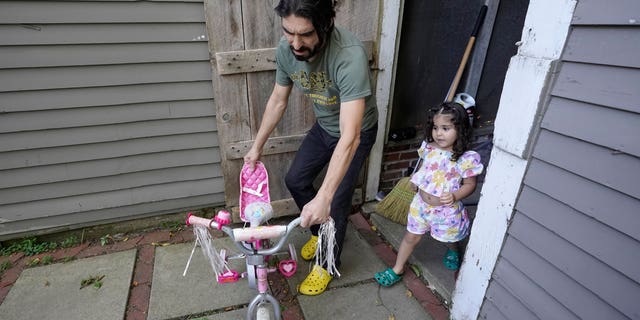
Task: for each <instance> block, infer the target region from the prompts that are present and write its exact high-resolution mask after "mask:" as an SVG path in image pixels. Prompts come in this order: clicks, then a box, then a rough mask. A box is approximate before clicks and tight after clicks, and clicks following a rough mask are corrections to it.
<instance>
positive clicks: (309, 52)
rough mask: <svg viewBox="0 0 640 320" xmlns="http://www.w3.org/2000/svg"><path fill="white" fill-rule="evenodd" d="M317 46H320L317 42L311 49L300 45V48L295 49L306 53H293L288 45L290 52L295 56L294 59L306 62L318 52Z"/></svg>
mask: <svg viewBox="0 0 640 320" xmlns="http://www.w3.org/2000/svg"><path fill="white" fill-rule="evenodd" d="M318 48H320V45H319V44H317V45H316V46H314V47H313V48H312V49H309V48H307V47H304V46H303V47H300V50H297V51H304V52H306V53H307V54H306V55H297V54H296V53H295V51H294V49H293V47H292V46H289V49H290V50H291V53H292V54H293V56H294V57H295V58H296V60H298V61H306V62H308V61H309V59H311V58H313V57H314V56H315V55H316V54H317V53H318Z"/></svg>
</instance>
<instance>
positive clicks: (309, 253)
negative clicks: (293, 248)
mask: <svg viewBox="0 0 640 320" xmlns="http://www.w3.org/2000/svg"><path fill="white" fill-rule="evenodd" d="M316 247H318V236H314V235H312V236H311V239H309V241H307V243H305V244H304V246H302V249H300V256H301V257H302V259H305V260H307V261H309V260H311V259H313V257H315V256H316Z"/></svg>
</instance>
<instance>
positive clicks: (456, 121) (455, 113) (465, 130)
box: [424, 102, 473, 161]
mask: <svg viewBox="0 0 640 320" xmlns="http://www.w3.org/2000/svg"><path fill="white" fill-rule="evenodd" d="M436 115H449V116H451V122H452V123H453V125H454V126H455V128H456V132H457V133H458V138H457V139H456V142H455V143H454V144H453V155H452V156H451V161H458V158H460V156H462V154H463V153H464V152H465V151H467V150H469V146H470V145H471V139H472V131H473V129H472V128H471V124H470V123H469V116H468V115H467V111H466V110H465V109H464V107H463V106H461V105H460V104H459V103H455V102H444V103H442V104H441V105H439V106H438V107H437V108H433V109H430V110H429V111H428V112H427V127H426V130H425V137H424V140H425V141H427V142H433V141H434V139H433V135H432V131H433V118H434V117H435V116H436Z"/></svg>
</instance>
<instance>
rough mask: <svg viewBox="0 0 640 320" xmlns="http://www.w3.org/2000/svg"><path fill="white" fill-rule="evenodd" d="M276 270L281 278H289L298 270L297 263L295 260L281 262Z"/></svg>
mask: <svg viewBox="0 0 640 320" xmlns="http://www.w3.org/2000/svg"><path fill="white" fill-rule="evenodd" d="M278 269H279V270H280V273H282V275H283V276H285V277H287V278H291V277H292V276H293V275H294V274H295V273H296V271H297V270H298V263H297V262H296V261H295V260H282V261H280V263H279V264H278Z"/></svg>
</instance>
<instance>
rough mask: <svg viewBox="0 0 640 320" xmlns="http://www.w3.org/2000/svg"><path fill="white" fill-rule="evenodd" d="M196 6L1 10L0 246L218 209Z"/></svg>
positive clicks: (88, 4) (212, 124) (76, 4)
mask: <svg viewBox="0 0 640 320" xmlns="http://www.w3.org/2000/svg"><path fill="white" fill-rule="evenodd" d="M212 92H213V91H212V86H211V67H210V64H209V53H208V46H207V38H206V32H205V19H204V12H203V4H202V1H105V2H98V1H69V2H67V1H2V2H0V240H3V239H8V238H14V237H17V236H20V235H22V234H24V233H36V234H37V233H43V232H51V231H59V230H64V229H68V228H72V227H79V226H83V225H95V224H99V223H103V222H112V221H120V220H125V219H132V218H138V217H144V216H148V215H156V214H161V213H167V212H177V211H179V210H184V209H187V208H201V207H205V206H211V205H216V204H221V203H223V202H224V192H223V191H224V190H223V180H222V174H221V170H220V153H219V148H218V137H217V129H216V121H215V116H216V115H215V108H214V106H213V94H212Z"/></svg>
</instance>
